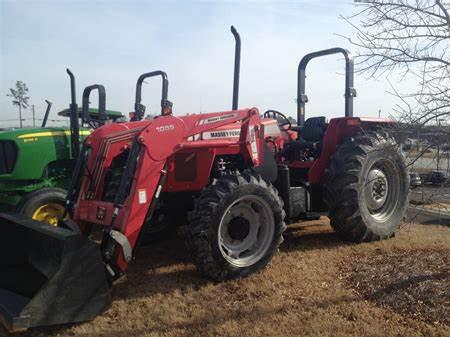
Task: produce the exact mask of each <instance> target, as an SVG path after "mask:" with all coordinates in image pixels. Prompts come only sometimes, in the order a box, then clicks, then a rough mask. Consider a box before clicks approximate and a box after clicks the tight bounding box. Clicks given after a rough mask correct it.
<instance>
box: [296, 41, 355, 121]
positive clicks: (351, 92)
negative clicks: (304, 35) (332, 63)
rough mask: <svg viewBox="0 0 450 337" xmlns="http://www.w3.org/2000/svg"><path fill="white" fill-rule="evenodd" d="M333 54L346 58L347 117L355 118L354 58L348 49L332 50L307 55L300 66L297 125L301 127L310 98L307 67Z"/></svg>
mask: <svg viewBox="0 0 450 337" xmlns="http://www.w3.org/2000/svg"><path fill="white" fill-rule="evenodd" d="M332 54H343V55H344V57H345V117H353V97H356V90H355V88H354V87H353V56H352V54H351V53H350V52H349V51H348V50H347V49H344V48H331V49H325V50H319V51H316V52H313V53H309V54H306V55H305V56H303V58H302V59H301V60H300V63H299V64H298V74H297V124H298V125H299V126H303V124H304V123H305V104H306V102H308V96H307V95H306V94H305V79H306V66H307V65H308V62H309V61H311V60H312V59H313V58H316V57H321V56H326V55H332Z"/></svg>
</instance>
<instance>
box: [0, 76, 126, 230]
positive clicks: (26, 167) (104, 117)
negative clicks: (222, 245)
mask: <svg viewBox="0 0 450 337" xmlns="http://www.w3.org/2000/svg"><path fill="white" fill-rule="evenodd" d="M67 73H68V74H69V76H70V87H71V98H72V103H71V105H70V108H69V109H66V110H63V111H60V112H59V113H58V115H60V116H64V117H69V118H70V127H47V126H46V124H47V119H48V116H49V113H50V109H51V105H52V103H51V102H49V101H46V102H47V109H46V112H45V116H44V119H43V122H42V125H41V127H40V128H26V129H10V130H4V131H0V211H1V212H5V211H15V212H19V213H22V214H24V215H26V216H29V217H31V218H33V219H34V220H37V221H42V222H46V223H48V224H50V225H54V226H56V225H57V223H58V219H59V218H61V217H62V216H63V214H64V203H65V198H66V189H67V188H68V186H69V182H70V179H71V175H72V168H73V165H74V163H75V161H74V159H75V158H76V157H77V156H78V154H79V150H80V143H81V142H82V140H83V139H84V138H85V137H86V136H87V135H89V134H90V132H91V130H92V129H93V128H96V127H98V126H100V125H102V124H104V123H106V122H114V121H116V120H119V119H121V118H123V115H122V114H121V113H120V112H118V111H112V110H106V109H105V106H104V104H102V97H101V96H102V95H103V102H104V96H105V90H104V88H103V86H101V85H93V86H89V87H87V88H86V89H85V91H84V93H83V100H85V99H87V100H89V94H90V92H91V91H92V90H94V89H97V90H98V92H99V108H98V109H92V108H91V109H88V110H87V111H84V112H83V111H82V110H81V108H80V109H79V108H78V106H77V104H76V95H75V77H74V75H73V74H72V73H71V72H70V70H69V69H67Z"/></svg>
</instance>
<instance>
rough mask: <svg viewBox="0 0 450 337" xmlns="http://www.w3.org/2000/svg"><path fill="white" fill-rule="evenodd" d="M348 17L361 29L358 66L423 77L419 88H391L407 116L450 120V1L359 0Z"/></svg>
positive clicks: (415, 120)
mask: <svg viewBox="0 0 450 337" xmlns="http://www.w3.org/2000/svg"><path fill="white" fill-rule="evenodd" d="M355 6H356V7H357V12H356V14H354V15H352V16H350V17H345V18H344V19H345V20H346V21H347V22H349V23H350V24H351V25H352V26H353V27H354V29H355V34H354V36H352V37H346V38H347V39H348V40H349V41H350V42H351V43H352V44H353V45H354V46H356V47H357V49H358V50H357V60H358V61H357V69H358V71H360V72H363V73H366V74H368V75H369V76H374V77H379V76H382V75H389V74H391V73H393V72H395V73H399V74H400V75H401V76H402V78H406V77H407V78H408V79H409V80H411V78H412V79H415V80H416V81H417V84H418V85H417V90H414V91H412V92H406V93H404V92H400V91H399V89H397V88H395V86H393V85H391V87H392V91H391V93H392V94H394V95H395V96H397V97H398V98H399V99H400V100H399V103H398V104H397V105H396V106H395V108H394V110H395V112H396V113H397V114H398V115H399V116H398V117H399V118H400V120H401V121H403V122H407V123H409V124H417V125H425V124H427V123H429V122H433V123H435V122H436V121H437V120H438V119H440V120H442V119H444V120H449V119H450V50H449V48H450V15H449V11H450V2H443V1H441V0H355Z"/></svg>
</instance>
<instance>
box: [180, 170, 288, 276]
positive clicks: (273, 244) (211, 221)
mask: <svg viewBox="0 0 450 337" xmlns="http://www.w3.org/2000/svg"><path fill="white" fill-rule="evenodd" d="M284 217H285V213H284V210H283V203H282V201H281V199H280V197H279V196H278V193H277V191H276V189H275V188H274V187H273V186H272V185H271V184H270V183H268V182H266V181H265V180H264V179H262V178H261V177H260V176H259V175H257V174H256V173H254V172H249V171H246V172H244V173H242V174H229V175H226V176H224V177H222V178H220V179H218V180H216V181H215V182H214V183H213V184H212V185H210V186H209V187H207V188H206V189H205V190H203V191H202V193H201V194H200V196H199V198H198V199H197V201H196V204H195V208H194V211H193V212H192V214H191V217H190V224H189V226H188V246H189V248H190V250H191V253H192V255H193V258H194V261H195V264H196V266H197V268H198V270H199V271H200V272H201V273H202V274H203V275H205V276H207V277H209V278H211V279H214V280H225V279H233V278H239V277H244V276H247V275H249V274H251V273H254V272H257V271H259V270H261V269H263V268H264V267H265V266H266V265H267V264H268V263H269V262H270V260H271V259H272V257H273V255H274V254H275V253H276V252H277V250H278V246H279V245H280V243H281V242H282V241H283V237H282V234H283V232H284V230H285V228H286V225H285V223H284Z"/></svg>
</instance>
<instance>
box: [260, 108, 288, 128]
mask: <svg viewBox="0 0 450 337" xmlns="http://www.w3.org/2000/svg"><path fill="white" fill-rule="evenodd" d="M278 117H281V118H282V119H281V121H280V120H279V119H278ZM264 118H273V119H275V120H276V121H277V122H278V126H279V127H280V128H282V127H283V126H285V125H288V128H287V130H290V129H291V126H292V125H291V121H290V120H289V118H287V117H286V116H285V115H284V114H282V113H281V112H279V111H277V110H267V111H266V112H264Z"/></svg>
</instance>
